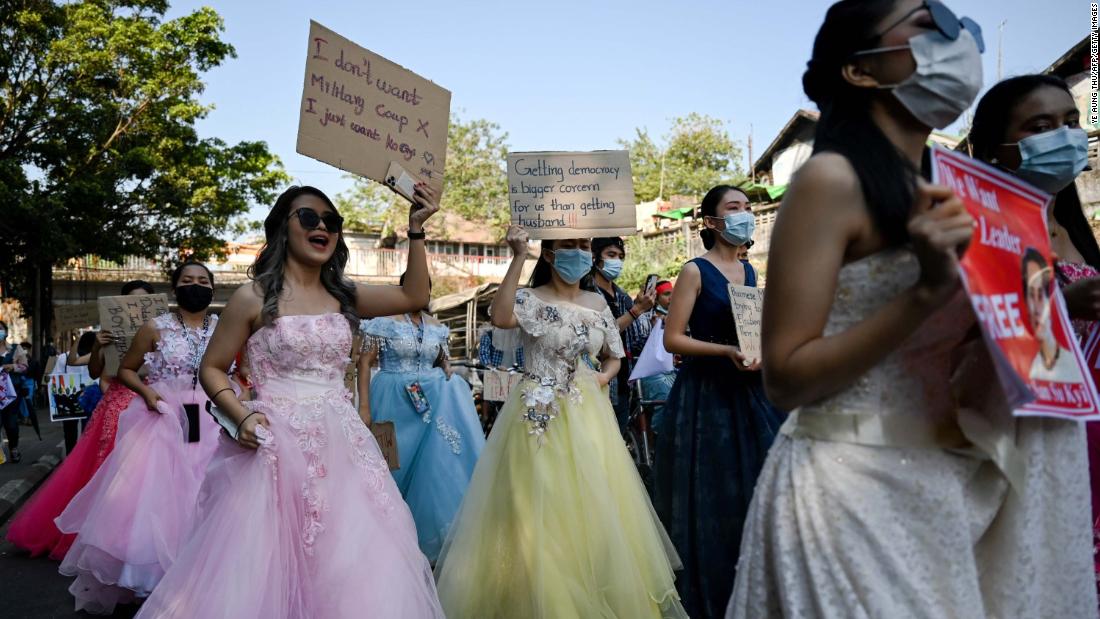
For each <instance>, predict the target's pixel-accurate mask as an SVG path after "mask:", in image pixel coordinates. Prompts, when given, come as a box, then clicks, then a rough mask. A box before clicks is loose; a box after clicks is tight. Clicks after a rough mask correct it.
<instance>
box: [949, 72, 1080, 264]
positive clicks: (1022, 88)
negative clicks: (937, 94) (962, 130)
mask: <svg viewBox="0 0 1100 619" xmlns="http://www.w3.org/2000/svg"><path fill="white" fill-rule="evenodd" d="M1045 87H1049V88H1057V89H1059V90H1062V91H1065V93H1066V94H1068V95H1069V96H1070V98H1071V99H1072V98H1073V93H1072V92H1070V89H1069V86H1068V85H1066V82H1065V80H1063V79H1062V78H1060V77H1057V76H1055V75H1039V74H1034V75H1019V76H1016V77H1010V78H1008V79H1006V80H1003V81H1001V82H998V83H997V84H996V85H995V86H993V87H992V88H990V89H989V92H987V93H985V96H983V97H982V99H981V101H979V102H978V107H977V108H976V109H975V110H974V122H973V124H972V125H971V127H970V134H969V136H968V137H967V139H968V140H970V145H971V146H972V147H973V149H974V156H975V157H977V158H978V159H981V160H983V161H993V160H994V159H995V158H996V152H997V147H998V146H1000V145H1001V144H1004V143H1005V139H1006V138H1005V133H1006V132H1007V131H1008V125H1009V122H1010V118H1011V117H1012V112H1013V109H1014V108H1015V107H1016V106H1017V105H1019V104H1020V102H1021V101H1023V100H1024V99H1025V98H1027V96H1028V95H1030V94H1031V93H1033V92H1035V91H1036V90H1038V89H1040V88H1045ZM1054 220H1055V221H1057V222H1058V225H1060V226H1062V227H1063V228H1065V229H1066V232H1067V233H1069V240H1070V242H1071V243H1073V246H1074V247H1075V248H1076V249H1077V251H1078V252H1080V253H1081V256H1082V257H1083V258H1084V259H1085V262H1087V263H1088V264H1089V265H1090V266H1092V267H1093V268H1095V269H1100V245H1097V243H1096V237H1094V236H1093V235H1092V227H1091V226H1090V225H1089V221H1088V219H1087V218H1086V217H1085V211H1084V209H1082V208H1081V197H1080V196H1079V195H1078V194H1077V185H1076V184H1075V183H1070V184H1069V186H1068V187H1066V188H1065V189H1063V190H1062V191H1060V192H1058V194H1057V195H1056V196H1054Z"/></svg>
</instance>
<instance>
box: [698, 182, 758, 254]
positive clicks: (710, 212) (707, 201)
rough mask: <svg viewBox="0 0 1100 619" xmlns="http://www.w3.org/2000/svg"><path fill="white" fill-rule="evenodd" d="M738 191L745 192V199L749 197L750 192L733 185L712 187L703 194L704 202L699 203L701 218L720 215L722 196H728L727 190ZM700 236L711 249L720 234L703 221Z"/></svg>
mask: <svg viewBox="0 0 1100 619" xmlns="http://www.w3.org/2000/svg"><path fill="white" fill-rule="evenodd" d="M730 191H737V192H740V193H742V194H744V196H745V199H746V200H748V199H749V194H747V193H745V190H743V189H738V188H737V187H734V186H733V185H715V186H714V187H711V188H710V191H708V192H707V195H705V196H703V203H702V204H700V205H699V219H702V218H704V217H717V216H718V214H717V213H718V204H719V203H720V202H722V198H724V197H725V196H726V193H727V192H730ZM699 238H701V239H703V247H705V248H706V249H710V248H712V247H714V243H715V242H717V240H718V236H717V235H716V234H715V233H714V230H711V229H710V228H708V227H707V226H706V223H705V222H703V225H702V227H700V228H699Z"/></svg>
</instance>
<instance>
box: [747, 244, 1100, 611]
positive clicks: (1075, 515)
mask: <svg viewBox="0 0 1100 619" xmlns="http://www.w3.org/2000/svg"><path fill="white" fill-rule="evenodd" d="M919 273H920V267H919V265H918V264H917V260H916V258H915V256H914V255H913V254H912V253H911V252H909V251H907V250H903V249H899V250H891V251H884V252H880V253H877V254H873V255H871V256H869V257H867V258H864V259H862V260H859V261H856V262H853V263H850V264H848V265H845V266H844V267H843V268H842V269H841V270H840V273H839V276H838V282H837V290H836V300H835V302H834V304H833V307H832V310H831V312H830V315H829V318H828V322H827V324H826V328H825V335H826V336H829V335H834V334H837V333H840V332H843V331H845V330H847V329H849V328H851V327H852V326H853V325H854V324H856V323H858V322H860V321H862V320H864V319H865V318H866V317H867V316H869V315H870V314H872V313H873V312H874V311H875V310H876V309H877V308H879V307H881V306H882V305H883V304H885V303H887V302H889V301H890V300H891V299H892V298H894V297H896V296H897V295H898V294H900V293H901V292H902V291H904V290H905V289H906V288H908V287H909V286H911V285H913V283H915V282H916V280H917V277H918V276H919ZM973 324H974V318H973V313H972V311H971V309H970V306H969V303H968V301H967V299H966V297H965V295H963V294H962V293H961V292H960V294H959V295H958V296H957V297H955V299H954V300H952V301H951V302H950V303H947V304H945V305H944V307H942V308H941V309H940V310H938V311H937V312H935V313H934V314H932V315H931V316H929V317H928V318H927V319H926V320H925V322H924V323H923V324H922V325H921V327H920V328H919V330H917V331H916V332H915V333H914V334H913V335H911V336H910V337H909V338H908V339H907V340H906V341H905V342H904V343H903V344H902V345H901V346H900V347H899V348H897V349H896V350H895V351H894V352H892V353H891V354H890V355H888V356H887V357H886V358H884V359H883V360H882V361H880V362H879V363H878V364H876V365H875V366H874V367H872V368H871V369H870V370H869V371H868V372H867V373H866V374H864V375H863V376H862V377H860V378H859V379H858V380H857V381H856V382H855V383H854V384H852V385H851V386H850V387H848V388H845V389H843V390H841V391H839V392H837V393H835V394H833V395H831V396H828V397H826V398H823V399H821V400H819V401H817V402H814V403H812V404H809V405H807V406H803V407H802V408H800V409H798V410H797V411H794V412H792V414H791V416H790V417H789V418H788V419H787V421H786V422H785V423H784V425H783V427H782V429H781V434H780V436H779V438H778V439H777V440H776V442H775V444H774V445H773V446H772V448H771V451H770V452H769V453H768V457H767V460H766V462H765V464H764V469H763V471H762V472H761V475H760V478H759V481H758V482H757V486H756V490H755V493H754V495H753V500H752V505H751V506H750V508H749V514H748V519H747V522H746V527H745V532H744V535H743V537H742V543H741V559H740V563H739V564H738V571H737V581H736V584H735V586H734V592H733V596H732V598H731V600H730V605H729V608H728V611H727V616H728V617H736V618H741V617H745V618H754V619H755V618H757V617H779V616H786V617H824V618H837V619H841V618H844V619H847V618H857V619H858V618H864V617H867V618H871V617H891V618H894V617H898V618H904V617H928V618H933V617H967V618H980V617H990V618H993V617H998V618H1000V617H1096V612H1097V608H1096V589H1095V586H1094V583H1093V576H1092V545H1091V543H1090V540H1091V527H1090V526H1089V524H1090V523H1089V480H1088V468H1087V467H1088V465H1087V459H1086V457H1085V442H1084V429H1083V427H1082V426H1081V424H1079V423H1076V422H1072V421H1064V420H1059V419H1050V418H1034V417H1032V418H1013V417H1012V416H1011V414H1010V412H1009V411H1008V410H1007V409H1003V410H1001V409H997V408H996V407H995V406H992V405H995V404H996V403H997V402H998V401H999V402H1002V403H1003V401H1004V400H1003V394H1002V395H1001V398H1000V399H999V400H998V398H997V397H996V394H997V392H999V388H997V387H996V381H995V380H994V379H993V378H992V375H991V374H988V372H987V374H986V379H985V380H976V379H975V378H973V376H977V375H978V374H973V375H972V374H970V368H971V366H973V365H974V362H973V359H974V358H977V355H976V354H975V355H971V356H969V357H964V358H963V360H962V364H960V365H953V363H952V359H953V355H954V354H955V353H957V352H959V351H960V350H966V349H965V348H960V345H963V344H964V343H966V334H967V332H968V331H969V329H970V328H971V327H972V326H973ZM976 343H977V345H979V346H980V345H981V342H980V340H977V341H976ZM967 345H968V346H969V344H967ZM980 350H984V348H982V349H980ZM960 377H962V378H960ZM975 394H976V395H977V397H975ZM971 403H973V408H970V406H971Z"/></svg>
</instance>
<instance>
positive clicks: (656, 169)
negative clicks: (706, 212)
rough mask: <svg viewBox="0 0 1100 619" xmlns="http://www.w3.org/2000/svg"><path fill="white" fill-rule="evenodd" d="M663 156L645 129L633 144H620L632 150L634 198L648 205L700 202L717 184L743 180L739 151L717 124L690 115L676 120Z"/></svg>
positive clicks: (713, 119) (631, 164) (715, 120)
mask: <svg viewBox="0 0 1100 619" xmlns="http://www.w3.org/2000/svg"><path fill="white" fill-rule="evenodd" d="M664 141H665V147H664V149H663V150H662V149H661V148H660V147H659V146H658V145H657V144H656V143H655V142H654V141H653V139H652V138H650V136H649V132H648V131H647V130H646V129H636V135H635V137H634V139H633V140H629V141H628V140H619V144H620V145H622V146H623V147H625V148H627V149H629V150H630V167H631V170H632V172H633V175H634V197H635V199H636V200H637V201H638V202H649V201H650V200H655V199H657V198H658V197H659V196H664V197H667V196H671V195H687V196H702V195H703V194H705V193H706V192H707V191H708V190H710V188H711V187H713V186H715V185H717V184H719V183H723V182H726V183H730V182H739V181H741V180H743V179H744V172H743V170H742V169H741V163H740V162H741V148H740V146H739V145H738V144H737V143H736V142H735V141H734V140H733V139H732V138H730V135H729V132H727V131H726V129H725V126H724V123H723V122H722V121H721V120H718V119H716V118H712V117H710V116H706V115H703V114H697V113H695V112H692V113H691V114H688V115H687V116H683V117H679V118H674V119H673V121H672V127H671V128H670V129H669V133H668V135H666V136H665V138H664Z"/></svg>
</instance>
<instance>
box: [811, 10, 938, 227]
mask: <svg viewBox="0 0 1100 619" xmlns="http://www.w3.org/2000/svg"><path fill="white" fill-rule="evenodd" d="M896 3H897V0H842V1H841V2H837V3H836V4H834V5H833V6H831V7H829V11H828V12H827V13H826V14H825V23H823V24H822V25H821V29H820V30H818V32H817V38H816V39H814V49H813V57H812V58H810V61H809V63H807V66H806V72H805V73H804V74H803V75H802V89H803V90H804V91H805V92H806V96H807V97H809V98H810V100H812V101H813V102H814V103H816V104H817V107H818V109H820V110H821V118H820V119H819V120H818V122H817V130H816V133H815V136H814V153H815V154H816V153H821V152H834V153H837V154H839V155H842V156H843V157H844V158H845V159H847V160H848V163H850V164H851V166H852V168H853V169H854V170H855V173H856V176H857V177H858V178H859V184H860V187H861V188H862V189H863V196H864V199H865V200H866V202H867V208H868V209H869V210H870V213H871V219H872V220H873V221H874V223H875V226H876V227H877V229H878V231H879V232H880V233H881V234H882V235H883V238H884V239H885V240H886V242H887V243H888V244H890V245H892V246H896V245H901V244H904V243H905V242H907V241H908V240H909V233H908V231H907V229H906V225H907V223H908V221H909V212H910V211H911V210H912V207H913V197H914V195H915V193H916V189H917V176H918V174H919V171H918V170H917V169H916V168H915V167H914V166H913V164H912V163H911V162H910V161H909V160H908V159H906V158H905V156H904V155H903V154H902V153H901V152H900V151H899V150H898V149H897V147H896V146H894V144H893V142H891V141H890V140H889V139H888V138H887V137H886V134H884V133H883V132H882V129H880V128H879V127H878V125H876V124H875V122H874V120H873V119H872V118H871V114H870V108H871V100H872V97H873V96H874V93H875V92H877V91H876V90H875V89H872V88H859V87H856V86H853V85H852V84H850V83H849V82H848V81H847V80H845V79H844V76H843V75H842V69H843V68H844V66H845V65H847V64H848V63H850V62H851V61H852V54H854V53H856V52H858V51H861V50H864V49H870V48H872V47H874V46H875V45H877V43H878V41H877V40H875V32H874V29H875V28H876V27H877V26H878V24H879V23H880V22H881V21H882V20H883V19H884V18H886V16H887V15H889V14H890V12H891V11H892V10H893V9H894V5H895V4H896Z"/></svg>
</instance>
